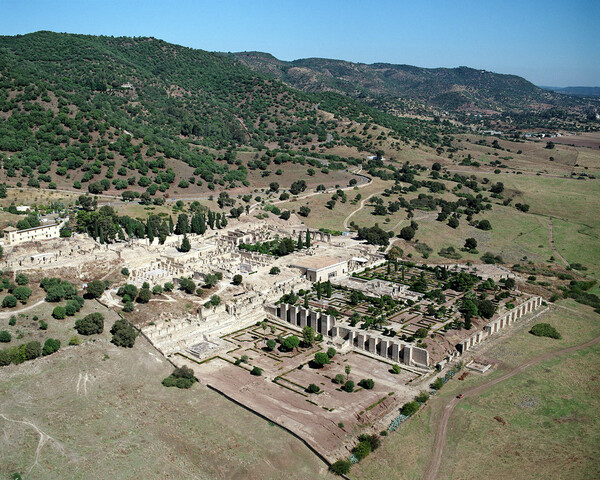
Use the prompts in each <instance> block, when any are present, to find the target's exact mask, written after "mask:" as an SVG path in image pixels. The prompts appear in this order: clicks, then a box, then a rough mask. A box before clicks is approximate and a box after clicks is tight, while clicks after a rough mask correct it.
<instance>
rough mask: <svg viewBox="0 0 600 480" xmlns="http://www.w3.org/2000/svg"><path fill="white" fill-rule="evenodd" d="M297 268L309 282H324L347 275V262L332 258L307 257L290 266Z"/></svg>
mask: <svg viewBox="0 0 600 480" xmlns="http://www.w3.org/2000/svg"><path fill="white" fill-rule="evenodd" d="M290 266H291V267H293V268H299V269H300V270H302V273H304V274H306V278H307V279H308V280H310V281H311V282H326V281H327V280H329V279H330V278H332V277H340V276H342V275H346V274H347V273H348V261H347V260H340V259H339V258H334V257H317V256H315V257H307V258H301V259H299V260H298V263H295V264H292V265H290Z"/></svg>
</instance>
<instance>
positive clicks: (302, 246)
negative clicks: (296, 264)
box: [296, 233, 304, 250]
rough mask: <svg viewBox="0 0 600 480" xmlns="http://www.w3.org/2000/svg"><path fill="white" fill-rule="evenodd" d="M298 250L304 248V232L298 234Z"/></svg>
mask: <svg viewBox="0 0 600 480" xmlns="http://www.w3.org/2000/svg"><path fill="white" fill-rule="evenodd" d="M296 248H297V249H298V250H302V249H303V248H304V243H302V234H301V233H299V234H298V244H297V245H296Z"/></svg>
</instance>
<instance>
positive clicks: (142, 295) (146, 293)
mask: <svg viewBox="0 0 600 480" xmlns="http://www.w3.org/2000/svg"><path fill="white" fill-rule="evenodd" d="M151 298H152V292H151V291H150V289H148V288H142V289H141V290H140V292H139V293H138V296H137V299H136V300H137V302H138V303H148V302H149V301H150V299H151Z"/></svg>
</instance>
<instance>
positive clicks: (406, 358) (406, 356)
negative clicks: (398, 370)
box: [402, 345, 464, 365]
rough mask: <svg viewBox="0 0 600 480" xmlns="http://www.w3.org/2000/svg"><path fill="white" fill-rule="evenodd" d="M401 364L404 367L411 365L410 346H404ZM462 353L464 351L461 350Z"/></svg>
mask: <svg viewBox="0 0 600 480" xmlns="http://www.w3.org/2000/svg"><path fill="white" fill-rule="evenodd" d="M402 353H403V355H402V363H404V364H405V365H410V364H411V363H412V346H410V345H404V349H403V350H402ZM463 353H464V349H463Z"/></svg>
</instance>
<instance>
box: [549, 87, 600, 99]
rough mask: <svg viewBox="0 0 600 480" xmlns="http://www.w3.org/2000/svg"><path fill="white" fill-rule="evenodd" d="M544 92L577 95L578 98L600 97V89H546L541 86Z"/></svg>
mask: <svg viewBox="0 0 600 480" xmlns="http://www.w3.org/2000/svg"><path fill="white" fill-rule="evenodd" d="M540 88H543V89H544V90H550V91H552V92H557V93H564V94H566V95H576V96H578V97H600V87H546V86H543V87H542V86H540Z"/></svg>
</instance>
